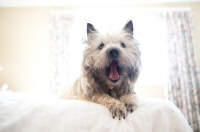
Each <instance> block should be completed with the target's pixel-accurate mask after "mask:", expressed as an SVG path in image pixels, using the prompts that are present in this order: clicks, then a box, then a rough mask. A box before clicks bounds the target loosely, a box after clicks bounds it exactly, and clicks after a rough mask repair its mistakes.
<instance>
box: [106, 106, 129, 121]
mask: <svg viewBox="0 0 200 132" xmlns="http://www.w3.org/2000/svg"><path fill="white" fill-rule="evenodd" d="M107 107H108V109H109V110H110V112H111V113H112V117H113V118H115V117H118V118H119V120H120V119H121V118H124V119H125V118H126V116H127V110H126V107H125V105H124V103H114V104H110V105H109V106H107Z"/></svg>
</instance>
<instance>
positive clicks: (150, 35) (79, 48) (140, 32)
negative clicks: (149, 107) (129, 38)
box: [69, 17, 168, 86]
mask: <svg viewBox="0 0 200 132" xmlns="http://www.w3.org/2000/svg"><path fill="white" fill-rule="evenodd" d="M109 19H110V20H111V18H110V17H108V18H107V19H106V20H107V21H108V20H109ZM112 19H116V21H115V23H113V25H121V26H123V25H122V22H126V21H117V20H121V18H117V17H115V18H112ZM93 20H94V21H92V22H93V23H94V26H95V27H98V28H97V29H98V30H102V29H105V26H106V25H108V24H107V23H106V22H107V21H105V23H98V21H100V22H102V20H100V19H97V18H96V19H93ZM133 24H134V37H135V38H136V39H137V40H138V41H139V42H140V49H141V52H142V56H141V59H142V70H141V74H140V76H139V79H138V81H137V83H136V85H137V86H148V85H162V86H164V85H166V80H167V73H168V68H167V67H168V66H167V64H168V63H167V62H168V58H167V38H166V37H167V34H166V33H167V28H166V26H165V25H164V24H162V22H161V21H158V20H157V19H156V17H153V18H152V17H145V18H134V19H133ZM111 25H112V23H111ZM113 25H112V26H113ZM106 28H110V27H106ZM112 28H113V27H112ZM118 28H121V27H118ZM85 37H86V21H85V20H84V19H83V18H76V19H74V20H73V24H72V28H71V35H70V46H69V47H70V71H73V73H72V72H70V81H72V80H74V79H75V78H76V77H77V76H78V74H79V73H80V70H79V69H80V64H81V58H82V54H83V50H84V44H81V41H82V39H83V38H85ZM74 69H76V70H74Z"/></svg>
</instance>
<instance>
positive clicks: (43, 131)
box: [0, 92, 192, 132]
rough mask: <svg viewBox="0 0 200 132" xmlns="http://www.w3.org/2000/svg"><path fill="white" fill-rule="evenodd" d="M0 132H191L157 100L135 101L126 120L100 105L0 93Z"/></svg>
mask: <svg viewBox="0 0 200 132" xmlns="http://www.w3.org/2000/svg"><path fill="white" fill-rule="evenodd" d="M0 132H192V129H191V128H190V126H189V125H188V122H187V121H186V119H185V118H184V116H183V115H182V113H181V112H180V110H179V109H178V108H177V107H176V106H175V105H174V104H173V103H171V102H169V101H165V100H161V99H150V98H142V97H140V98H139V103H138V107H137V109H136V110H135V111H134V112H133V113H129V114H128V116H127V118H126V119H121V120H119V119H117V118H115V119H113V118H112V116H111V113H110V112H109V111H108V109H107V108H106V107H104V106H102V105H99V104H95V103H92V102H86V101H79V100H64V99H63V100H62V99H57V97H56V96H55V95H47V94H30V93H14V92H0Z"/></svg>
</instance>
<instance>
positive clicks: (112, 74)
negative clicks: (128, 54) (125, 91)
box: [107, 60, 120, 82]
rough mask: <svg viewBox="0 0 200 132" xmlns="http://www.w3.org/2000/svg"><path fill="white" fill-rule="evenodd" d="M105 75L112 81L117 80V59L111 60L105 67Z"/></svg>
mask: <svg viewBox="0 0 200 132" xmlns="http://www.w3.org/2000/svg"><path fill="white" fill-rule="evenodd" d="M107 75H108V78H109V79H110V80H111V81H112V82H117V81H118V80H119V77H120V75H119V66H118V62H117V61H115V60H113V61H112V62H111V63H110V66H109V67H108V68H107Z"/></svg>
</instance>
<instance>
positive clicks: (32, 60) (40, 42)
mask: <svg viewBox="0 0 200 132" xmlns="http://www.w3.org/2000/svg"><path fill="white" fill-rule="evenodd" d="M148 7H150V8H154V7H191V9H192V12H194V13H195V24H194V25H195V28H194V34H195V36H194V40H195V49H196V51H197V55H198V62H200V52H198V51H200V45H199V43H200V38H199V37H198V34H200V28H199V25H198V23H200V15H198V14H200V8H199V7H200V2H199V3H173V4H145V5H124V6H120V7H119V6H112V7H108V6H104V7H100V6H98V7H30V8H28V7H20V8H0V63H1V64H2V65H3V66H4V68H5V69H4V71H2V72H0V86H1V85H3V83H7V84H8V85H9V89H11V90H13V91H32V92H50V89H49V88H50V84H51V72H50V71H51V60H50V34H49V18H50V13H51V11H52V10H67V9H68V10H69V9H73V10H75V9H102V8H105V9H106V8H113V9H118V8H124V9H126V8H133V9H134V8H148ZM136 90H137V91H138V93H139V94H141V95H145V96H149V97H159V98H163V97H164V96H163V88H162V86H152V87H151V88H147V87H140V88H137V89H136ZM147 91H148V92H147Z"/></svg>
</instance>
